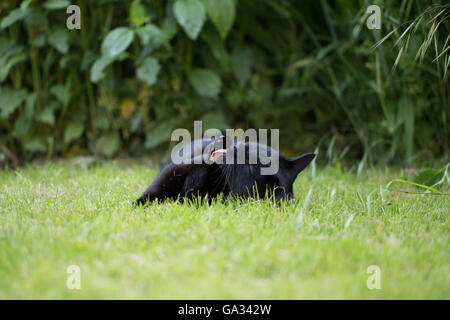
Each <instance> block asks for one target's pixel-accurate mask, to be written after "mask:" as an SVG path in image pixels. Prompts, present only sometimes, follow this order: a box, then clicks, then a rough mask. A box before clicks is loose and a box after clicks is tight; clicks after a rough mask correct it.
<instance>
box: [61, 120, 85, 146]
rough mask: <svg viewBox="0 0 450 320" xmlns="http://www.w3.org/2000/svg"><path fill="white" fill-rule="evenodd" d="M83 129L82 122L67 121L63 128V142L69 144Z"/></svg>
mask: <svg viewBox="0 0 450 320" xmlns="http://www.w3.org/2000/svg"><path fill="white" fill-rule="evenodd" d="M83 131H84V127H83V124H81V123H78V122H72V123H69V125H68V126H67V127H66V129H65V130H64V143H65V144H69V143H70V142H72V141H73V140H76V139H78V138H79V137H80V136H81V135H82V134H83Z"/></svg>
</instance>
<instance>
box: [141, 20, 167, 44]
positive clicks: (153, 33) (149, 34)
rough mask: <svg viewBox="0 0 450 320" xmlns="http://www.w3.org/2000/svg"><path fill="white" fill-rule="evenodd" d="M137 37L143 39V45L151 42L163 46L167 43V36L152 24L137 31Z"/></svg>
mask: <svg viewBox="0 0 450 320" xmlns="http://www.w3.org/2000/svg"><path fill="white" fill-rule="evenodd" d="M136 33H137V35H138V36H139V38H140V39H141V42H142V44H143V45H144V46H145V45H147V44H148V43H149V42H150V40H151V41H154V42H155V44H159V45H160V44H162V43H164V42H166V40H167V39H166V35H165V34H164V33H163V32H162V31H161V30H160V29H159V28H158V27H157V26H154V25H152V24H147V25H145V26H143V27H140V28H138V29H137V30H136Z"/></svg>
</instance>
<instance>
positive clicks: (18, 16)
mask: <svg viewBox="0 0 450 320" xmlns="http://www.w3.org/2000/svg"><path fill="white" fill-rule="evenodd" d="M27 14H28V11H27V10H23V9H21V8H17V9H14V10H13V11H11V13H10V14H8V15H7V16H6V17H4V18H3V19H2V22H1V23H0V29H5V28H8V27H9V26H10V25H12V24H14V23H16V22H17V21H20V20H22V19H23V18H25V17H26V16H27Z"/></svg>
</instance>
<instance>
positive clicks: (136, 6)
mask: <svg viewBox="0 0 450 320" xmlns="http://www.w3.org/2000/svg"><path fill="white" fill-rule="evenodd" d="M442 3H445V1H414V0H403V1H375V0H374V1H371V2H370V3H369V2H368V1H354V0H341V1H335V2H334V1H329V2H328V1H288V0H174V1H163V0H140V1H139V0H134V1H114V0H97V1H83V0H81V1H69V0H47V1H42V2H40V1H30V0H24V1H12V0H11V1H2V2H1V3H0V16H1V18H0V162H3V163H5V162H12V163H21V162H23V161H27V160H29V159H31V158H33V157H36V156H47V157H55V156H71V155H77V154H96V155H99V156H105V157H112V156H116V155H120V154H121V153H122V154H131V155H142V154H144V153H145V154H148V153H149V151H150V152H152V151H155V150H156V151H158V153H159V152H161V151H163V150H167V145H168V144H167V142H168V141H169V139H170V133H171V131H172V130H173V129H175V128H180V127H182V128H192V126H193V121H194V120H204V124H205V126H204V128H205V127H206V126H209V127H217V128H244V129H245V128H257V129H258V128H280V129H281V130H280V133H281V146H282V149H283V150H284V151H285V152H287V153H288V154H289V153H294V152H295V153H296V152H301V151H311V150H314V149H315V148H316V147H320V149H321V150H322V149H324V150H327V156H328V157H329V158H330V159H331V160H336V159H343V158H348V159H358V160H360V166H361V165H364V164H365V163H392V162H396V163H399V162H400V163H406V162H411V161H413V160H416V159H421V160H424V159H425V160H428V159H430V158H437V159H439V160H448V157H449V126H448V123H449V109H450V107H449V96H448V95H449V92H450V90H449V85H448V68H449V64H450V58H449V51H448V49H449V44H450V39H449V33H450V32H449V30H450V22H449V19H448V17H449V14H450V7H449V6H448V5H444V4H442ZM70 4H77V5H79V6H80V8H81V29H80V30H68V29H67V28H66V20H67V18H68V17H69V14H67V13H66V8H67V6H69V5H70ZM369 4H378V5H380V6H381V8H382V23H381V26H382V29H381V30H369V29H368V28H367V27H366V20H367V18H368V14H367V13H366V8H367V6H368V5H369Z"/></svg>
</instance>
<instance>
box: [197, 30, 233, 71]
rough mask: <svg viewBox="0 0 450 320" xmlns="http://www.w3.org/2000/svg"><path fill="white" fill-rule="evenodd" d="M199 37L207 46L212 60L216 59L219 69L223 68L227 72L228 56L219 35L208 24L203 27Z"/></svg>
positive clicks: (228, 65)
mask: <svg viewBox="0 0 450 320" xmlns="http://www.w3.org/2000/svg"><path fill="white" fill-rule="evenodd" d="M201 37H202V39H203V41H205V42H206V43H207V44H208V46H209V48H210V49H211V52H212V54H213V56H214V58H216V59H217V61H219V63H220V65H221V67H222V68H224V69H225V70H229V67H230V57H229V55H228V52H227V50H226V48H225V45H224V43H223V41H222V39H221V38H220V35H219V33H218V32H217V30H216V29H215V28H214V26H213V25H212V24H210V23H208V24H206V25H205V27H204V28H203V31H202V34H201Z"/></svg>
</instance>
